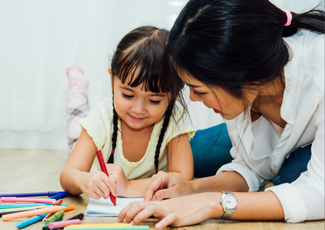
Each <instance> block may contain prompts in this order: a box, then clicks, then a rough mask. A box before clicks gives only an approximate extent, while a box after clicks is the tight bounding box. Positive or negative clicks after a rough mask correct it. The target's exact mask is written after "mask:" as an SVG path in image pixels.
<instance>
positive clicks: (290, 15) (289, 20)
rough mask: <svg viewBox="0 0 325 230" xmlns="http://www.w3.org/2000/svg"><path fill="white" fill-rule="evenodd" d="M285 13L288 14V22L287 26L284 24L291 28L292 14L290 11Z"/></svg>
mask: <svg viewBox="0 0 325 230" xmlns="http://www.w3.org/2000/svg"><path fill="white" fill-rule="evenodd" d="M284 13H286V15H287V22H286V24H284V26H290V24H291V20H292V14H291V12H290V11H288V10H285V11H284Z"/></svg>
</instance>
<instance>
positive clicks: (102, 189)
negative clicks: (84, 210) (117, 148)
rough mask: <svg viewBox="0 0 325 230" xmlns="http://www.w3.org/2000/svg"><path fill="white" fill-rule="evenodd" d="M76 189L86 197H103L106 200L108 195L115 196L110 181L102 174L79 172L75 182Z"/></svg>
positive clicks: (113, 186) (112, 184)
mask: <svg viewBox="0 0 325 230" xmlns="http://www.w3.org/2000/svg"><path fill="white" fill-rule="evenodd" d="M76 181H77V182H76V183H77V187H79V188H80V190H81V191H82V192H83V193H84V194H85V195H86V196H88V197H91V198H94V199H97V200H98V199H100V198H101V197H104V198H105V199H107V198H108V197H109V193H110V192H112V193H113V195H114V193H115V194H116V189H114V188H115V185H114V183H113V182H112V180H111V179H110V178H109V177H108V176H107V175H106V174H105V173H103V172H100V171H96V172H90V173H88V172H80V174H79V175H78V178H77V180H76Z"/></svg>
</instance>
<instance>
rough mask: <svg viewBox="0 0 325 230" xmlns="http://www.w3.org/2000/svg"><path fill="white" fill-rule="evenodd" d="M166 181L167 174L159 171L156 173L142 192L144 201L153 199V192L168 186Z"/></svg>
mask: <svg viewBox="0 0 325 230" xmlns="http://www.w3.org/2000/svg"><path fill="white" fill-rule="evenodd" d="M168 181H169V174H167V173H161V172H159V173H158V175H157V176H155V177H154V178H153V181H152V182H151V183H150V184H149V185H148V186H147V188H146V191H145V194H144V201H151V200H155V197H153V195H154V193H155V192H156V191H157V190H159V189H161V188H164V187H166V186H168Z"/></svg>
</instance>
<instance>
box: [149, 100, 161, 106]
mask: <svg viewBox="0 0 325 230" xmlns="http://www.w3.org/2000/svg"><path fill="white" fill-rule="evenodd" d="M149 101H150V102H151V103H152V104H155V105H159V104H160V102H161V101H154V100H149Z"/></svg>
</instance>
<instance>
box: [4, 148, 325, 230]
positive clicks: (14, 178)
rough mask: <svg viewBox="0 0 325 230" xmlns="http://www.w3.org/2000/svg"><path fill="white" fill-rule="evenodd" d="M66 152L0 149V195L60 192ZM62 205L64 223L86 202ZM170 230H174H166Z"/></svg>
mask: <svg viewBox="0 0 325 230" xmlns="http://www.w3.org/2000/svg"><path fill="white" fill-rule="evenodd" d="M68 156H69V155H68V152H67V151H50V150H6V149H0V194H2V193H17V192H41V191H42V192H43V191H60V190H62V188H61V186H60V183H59V175H60V172H61V170H62V168H63V166H64V164H65V162H66V160H67V159H68ZM63 203H65V204H74V205H75V206H76V209H75V210H73V211H69V212H66V213H65V214H64V219H67V218H69V217H71V216H73V215H76V214H78V213H80V212H83V213H84V212H85V209H86V207H87V204H88V198H87V197H86V196H85V195H81V196H78V197H72V196H69V197H67V198H64V202H63ZM19 221H21V219H20V220H10V221H5V222H3V221H0V229H1V230H10V229H16V224H17V223H18V222H19ZM156 222H157V220H155V219H148V220H146V221H145V222H143V224H144V225H149V226H150V229H154V225H155V223H156ZM82 223H83V224H94V223H97V224H103V223H115V217H88V216H87V217H85V218H84V219H83V221H82ZM42 227H43V224H42V223H40V222H39V223H36V224H34V225H31V226H29V227H26V228H24V229H26V230H39V229H41V228H42ZM166 229H174V228H171V227H170V228H166ZM179 229H190V230H192V229H199V230H206V229H211V230H212V229H223V230H234V229H243V230H246V229H247V230H248V229H258V230H264V229H265V230H266V229H267V230H268V229H276V230H278V229H283V230H314V229H324V221H311V222H305V223H299V224H287V223H285V222H252V221H225V220H219V219H210V220H207V221H204V222H203V223H201V224H198V225H195V226H189V227H182V228H179Z"/></svg>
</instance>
